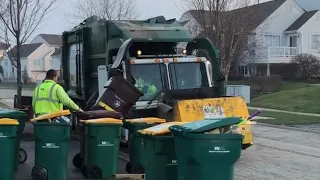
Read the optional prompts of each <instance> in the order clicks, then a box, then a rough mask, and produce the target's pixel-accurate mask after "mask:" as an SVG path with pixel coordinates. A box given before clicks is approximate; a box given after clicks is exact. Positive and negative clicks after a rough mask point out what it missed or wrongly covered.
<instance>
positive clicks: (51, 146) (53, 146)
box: [42, 143, 59, 149]
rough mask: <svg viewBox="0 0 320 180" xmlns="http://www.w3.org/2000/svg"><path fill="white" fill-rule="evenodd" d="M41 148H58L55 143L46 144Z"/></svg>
mask: <svg viewBox="0 0 320 180" xmlns="http://www.w3.org/2000/svg"><path fill="white" fill-rule="evenodd" d="M42 148H47V149H48V148H54V149H56V148H59V146H57V145H56V144H55V143H46V144H45V146H42Z"/></svg>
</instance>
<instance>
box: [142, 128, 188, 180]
mask: <svg viewBox="0 0 320 180" xmlns="http://www.w3.org/2000/svg"><path fill="white" fill-rule="evenodd" d="M177 124H185V122H168V123H162V124H159V125H156V126H152V127H150V128H147V129H144V130H141V131H138V132H139V133H140V135H141V137H142V139H143V149H142V151H141V153H142V154H143V156H144V158H145V159H147V162H145V178H146V179H147V180H164V179H165V180H177V177H178V176H177V174H178V169H177V158H176V153H175V143H174V136H172V135H171V133H170V131H169V129H168V128H169V127H170V126H173V125H177Z"/></svg>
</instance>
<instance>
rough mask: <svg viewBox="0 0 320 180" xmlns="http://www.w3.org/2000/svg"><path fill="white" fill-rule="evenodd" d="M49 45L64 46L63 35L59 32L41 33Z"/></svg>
mask: <svg viewBox="0 0 320 180" xmlns="http://www.w3.org/2000/svg"><path fill="white" fill-rule="evenodd" d="M39 36H41V37H42V38H43V39H44V40H45V41H46V42H47V43H48V44H49V45H54V46H62V36H61V35H57V34H39Z"/></svg>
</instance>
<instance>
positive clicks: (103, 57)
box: [61, 16, 224, 142]
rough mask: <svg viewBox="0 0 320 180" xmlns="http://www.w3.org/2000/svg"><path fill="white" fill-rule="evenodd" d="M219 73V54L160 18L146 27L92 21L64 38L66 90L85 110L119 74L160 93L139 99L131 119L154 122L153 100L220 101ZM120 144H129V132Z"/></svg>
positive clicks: (175, 23)
mask: <svg viewBox="0 0 320 180" xmlns="http://www.w3.org/2000/svg"><path fill="white" fill-rule="evenodd" d="M219 67H220V65H219V61H218V50H217V49H216V48H215V47H214V45H213V44H212V43H211V42H210V41H209V40H208V39H206V38H194V37H192V35H191V34H190V33H189V32H188V31H187V30H186V29H185V28H184V27H183V26H182V25H181V24H180V23H179V22H178V21H176V20H175V19H170V20H166V19H165V18H164V17H162V16H160V17H155V18H150V19H147V20H144V21H113V20H106V19H99V18H98V17H97V16H92V17H89V18H87V19H86V20H84V21H83V22H82V23H81V24H79V26H77V27H75V28H73V29H72V30H70V31H66V32H64V33H63V47H62V65H61V76H62V79H63V82H64V88H65V89H66V91H67V92H68V94H69V95H70V97H71V98H72V99H74V100H75V101H76V102H78V104H79V105H80V106H81V107H82V108H83V109H85V107H90V106H92V105H93V104H94V103H95V101H96V99H98V97H99V96H101V95H102V94H103V92H104V90H105V89H104V86H105V83H106V82H107V80H108V79H109V78H110V77H112V76H114V75H115V74H121V75H122V76H123V77H125V79H127V80H128V81H130V82H132V83H133V84H135V85H136V86H137V81H139V80H138V79H139V78H141V79H145V80H144V81H145V82H146V81H148V83H149V84H152V85H154V86H155V87H156V90H155V91H156V93H154V94H152V95H149V94H148V93H145V94H144V95H143V96H142V97H140V98H139V100H138V102H137V103H136V105H135V108H134V110H133V111H132V112H131V118H134V117H155V116H156V114H157V112H156V111H157V110H156V108H155V107H156V105H157V103H155V102H158V101H153V100H157V99H158V98H159V94H161V92H164V91H171V90H181V93H184V94H199V89H201V92H202V94H203V93H204V94H206V97H220V96H222V95H224V87H223V86H221V85H220V84H221V83H222V80H221V75H220V69H219ZM184 78H187V80H186V79H184ZM188 90H189V91H188ZM185 96H186V95H185ZM167 99H168V100H172V98H171V97H170V98H167ZM166 104H170V103H168V102H167V103H166ZM146 107H147V108H146ZM76 123H77V121H75V122H74V124H76ZM121 140H122V141H124V142H127V141H128V132H126V131H124V133H123V136H122V139H121Z"/></svg>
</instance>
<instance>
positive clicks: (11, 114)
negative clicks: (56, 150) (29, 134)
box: [0, 109, 28, 171]
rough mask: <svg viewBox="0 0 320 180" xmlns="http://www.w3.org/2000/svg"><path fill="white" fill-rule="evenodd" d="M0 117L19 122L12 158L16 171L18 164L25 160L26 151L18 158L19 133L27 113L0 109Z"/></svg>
mask: <svg viewBox="0 0 320 180" xmlns="http://www.w3.org/2000/svg"><path fill="white" fill-rule="evenodd" d="M0 118H9V119H16V120H17V121H18V122H19V125H18V128H17V132H16V133H17V136H16V146H15V159H14V171H17V170H18V164H19V163H23V162H25V161H26V160H27V155H26V153H25V154H23V155H24V157H21V159H20V139H21V134H22V132H23V131H24V128H25V124H26V121H27V119H28V115H27V114H26V113H25V112H23V111H19V110H12V109H0ZM24 152H25V151H24Z"/></svg>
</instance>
